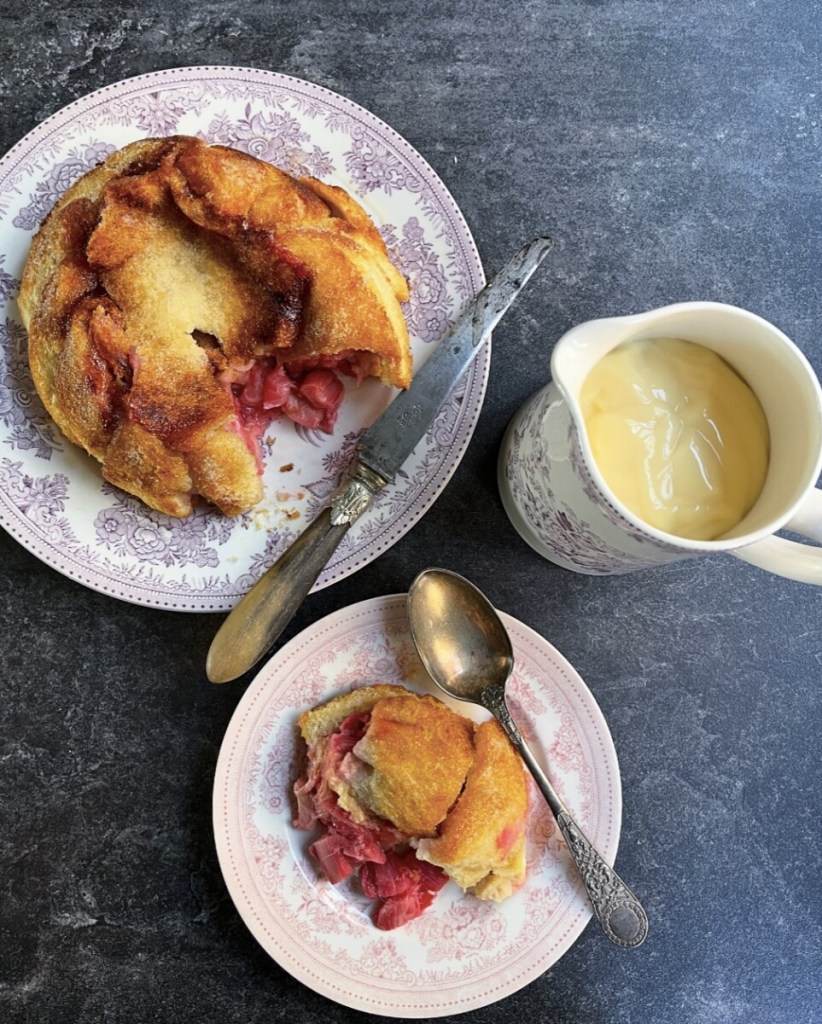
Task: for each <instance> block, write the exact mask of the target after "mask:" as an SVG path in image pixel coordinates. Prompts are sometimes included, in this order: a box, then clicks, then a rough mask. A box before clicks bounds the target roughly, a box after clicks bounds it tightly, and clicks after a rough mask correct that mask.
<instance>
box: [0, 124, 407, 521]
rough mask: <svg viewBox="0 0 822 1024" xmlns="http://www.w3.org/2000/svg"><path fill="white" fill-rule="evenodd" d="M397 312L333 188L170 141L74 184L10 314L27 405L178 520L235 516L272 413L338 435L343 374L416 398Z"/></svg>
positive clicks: (257, 484) (383, 268)
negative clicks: (208, 514) (24, 346)
mask: <svg viewBox="0 0 822 1024" xmlns="http://www.w3.org/2000/svg"><path fill="white" fill-rule="evenodd" d="M407 298H408V286H407V283H406V281H405V279H404V278H403V276H402V275H401V274H400V273H399V271H398V270H397V269H396V268H395V267H394V265H393V264H392V263H391V260H390V259H389V257H388V254H387V251H386V248H385V245H384V243H383V241H382V238H381V236H380V234H379V232H378V230H377V229H376V227H375V226H374V224H373V223H372V221H371V220H370V218H369V217H368V215H367V213H366V212H365V211H364V210H363V209H362V207H361V206H360V205H359V204H358V203H357V202H356V201H355V200H354V199H353V198H352V197H351V196H350V195H348V193H346V192H345V191H344V190H343V189H340V188H337V187H335V186H331V185H327V184H324V183H322V182H320V181H317V180H316V179H313V178H300V179H296V178H293V177H291V176H290V175H288V174H286V173H284V172H283V171H280V170H278V169H277V168H276V167H273V166H272V165H270V164H267V163H265V162H263V161H261V160H257V159H256V158H254V157H251V156H248V155H247V154H245V153H241V152H239V151H237V150H232V149H229V148H226V147H223V146H209V145H207V144H205V143H204V142H202V141H201V140H200V139H197V138H192V137H187V136H174V137H170V138H165V139H145V140H142V141H139V142H135V143H132V144H131V145H128V146H126V147H125V148H123V149H121V150H119V151H117V152H116V153H114V154H112V156H110V157H109V158H108V159H107V160H106V161H105V162H104V163H103V164H101V165H100V166H98V167H97V168H95V169H94V170H92V171H90V172H88V173H87V174H86V175H84V176H83V177H82V178H81V179H80V180H79V181H77V182H76V183H75V184H74V185H73V186H72V187H71V188H70V189H69V190H68V192H67V193H66V194H65V195H64V196H63V197H62V199H61V200H60V201H59V202H58V203H57V205H56V206H55V207H54V209H53V210H52V212H51V213H50V214H49V216H48V217H47V219H46V221H45V222H44V223H43V225H42V227H41V228H40V230H39V232H38V233H37V235H36V236H35V238H34V240H33V242H32V246H31V251H30V253H29V257H28V260H27V263H26V267H25V270H24V274H23V280H22V286H21V290H20V296H19V306H20V310H21V314H22V317H23V322H24V324H25V326H26V328H27V330H28V336H29V362H30V365H31V371H32V376H33V379H34V383H35V386H36V388H37V391H38V393H39V395H40V397H41V399H42V400H43V402H44V404H45V406H46V409H47V410H48V412H49V413H50V414H51V416H52V417H53V419H54V420H55V422H56V423H57V425H58V426H59V428H60V429H61V431H62V432H63V433H64V434H65V436H66V437H67V438H68V439H69V440H70V441H72V442H73V443H74V444H77V445H79V446H81V447H83V448H85V449H86V451H88V452H89V453H90V454H91V455H93V456H94V457H95V458H96V459H98V460H99V461H100V462H101V463H102V471H103V476H104V477H105V479H106V480H108V481H109V482H110V483H112V484H115V485H117V486H119V487H121V488H123V489H124V490H126V491H128V492H130V493H131V494H134V495H136V496H138V497H139V498H141V499H142V500H143V501H145V502H146V503H147V504H148V505H150V506H151V507H152V508H155V509H158V510H159V511H161V512H165V513H168V514H169V515H173V516H185V515H188V514H189V513H190V512H191V510H192V507H193V505H194V504H195V503H196V502H197V501H199V500H205V501H207V502H210V503H212V504H213V505H215V506H217V508H219V509H220V510H221V511H222V512H224V513H225V514H227V515H237V514H240V513H242V512H245V511H247V510H248V509H250V508H251V507H252V506H253V505H255V504H256V503H257V502H258V501H259V500H260V498H261V497H262V482H261V470H262V463H261V445H260V439H261V436H262V434H263V433H264V432H265V431H266V429H267V428H268V425H269V424H270V423H271V421H272V420H273V419H276V418H277V417H280V416H283V417H287V418H288V419H290V420H292V421H293V422H295V423H298V424H301V425H303V426H305V427H310V428H313V429H318V430H324V431H328V432H330V431H331V430H333V426H334V422H335V419H336V416H337V410H338V408H339V404H340V401H341V400H342V396H343V391H344V388H343V383H342V380H341V375H342V376H345V375H348V376H350V377H353V378H355V379H356V380H358V381H359V380H362V379H363V378H365V377H376V378H379V379H380V380H381V381H383V382H384V383H385V384H388V385H392V386H394V387H398V388H406V387H408V385H409V384H410V382H411V374H412V359H411V351H410V345H409V338H408V331H407V328H406V324H405V320H404V317H403V312H402V308H401V303H402V302H403V301H405V300H406V299H407Z"/></svg>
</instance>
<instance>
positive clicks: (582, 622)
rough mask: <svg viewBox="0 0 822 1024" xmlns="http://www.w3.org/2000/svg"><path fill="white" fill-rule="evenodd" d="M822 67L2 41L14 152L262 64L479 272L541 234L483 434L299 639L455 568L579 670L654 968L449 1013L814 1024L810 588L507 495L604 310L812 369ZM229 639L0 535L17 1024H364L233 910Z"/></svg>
mask: <svg viewBox="0 0 822 1024" xmlns="http://www.w3.org/2000/svg"><path fill="white" fill-rule="evenodd" d="M821 44H822V5H820V4H819V3H817V2H811V0H802V2H800V0H750V2H744V3H743V2H741V0H739V2H727V3H717V2H715V0H692V2H690V3H683V4H677V3H663V2H651V0H615V2H605V0H567V2H554V0H524V2H522V3H516V4H510V5H508V4H503V3H498V2H491V0H471V2H470V3H469V2H467V0H455V2H452V3H433V2H429V0H407V2H406V3H402V4H399V3H393V2H391V0H387V2H384V3H380V4H377V3H371V2H367V0H349V2H342V0H329V2H325V3H321V2H312V0H291V2H290V3H280V2H276V0H275V2H267V3H264V2H260V0H247V2H241V0H221V2H220V3H215V2H213V0H206V2H198V3H194V2H192V0H177V2H176V3H174V4H171V5H166V4H161V3H159V2H158V0H145V2H144V3H122V2H101V0H75V2H73V3H64V4H57V3H53V2H46V0H28V2H22V0H8V2H7V3H6V4H5V5H4V7H3V10H2V12H0V96H2V104H0V150H1V151H3V152H5V151H6V150H8V149H9V148H10V147H11V146H12V145H13V144H14V143H15V142H17V141H18V139H20V138H22V136H23V135H25V134H26V133H27V132H29V131H30V130H31V129H33V128H34V127H35V126H36V125H37V124H38V123H39V122H40V121H41V120H42V119H43V118H45V117H47V116H48V115H50V114H52V113H53V112H55V111H57V110H58V109H60V108H61V107H62V106H64V105H65V104H66V103H68V102H70V101H72V100H74V99H76V98H78V97H81V96H83V95H84V94H86V93H88V92H89V91H91V90H93V89H95V88H98V87H100V86H103V85H106V84H109V83H113V82H116V81H118V80H119V79H122V78H125V77H128V76H131V75H136V74H140V73H143V72H148V71H153V70H158V69H165V68H173V67H178V66H184V65H193V64H222V65H239V66H251V67H259V68H266V69H270V70H274V71H279V72H284V73H287V74H290V75H293V76H296V77H299V78H304V79H307V80H309V81H311V82H314V83H317V84H319V85H322V86H325V87H327V88H329V89H331V90H334V91H335V92H338V93H341V94H343V95H345V96H347V97H349V98H350V99H352V100H354V101H355V102H357V103H359V104H361V105H362V106H364V107H366V108H367V109H369V110H371V111H372V112H373V113H375V114H376V115H378V116H379V117H380V118H382V119H383V120H384V121H386V122H387V123H388V124H390V125H391V126H392V127H393V128H395V129H396V130H397V131H398V132H399V133H400V134H401V135H403V136H404V137H405V138H406V139H408V141H409V142H410V143H411V144H412V145H413V146H414V147H415V148H416V149H417V150H418V151H419V152H420V153H421V154H422V155H423V156H424V157H425V158H426V160H428V161H429V163H430V164H431V165H432V166H433V167H434V169H435V170H436V171H437V173H438V174H439V175H440V177H441V178H442V180H443V181H444V182H445V184H446V185H447V186H448V188H449V189H450V191H451V193H452V194H453V196H454V197H455V199H456V201H457V203H458V204H459V206H460V208H461V209H462V211H463V213H464V215H465V218H466V220H467V222H468V224H469V226H470V228H471V230H472V232H473V234H474V237H475V239H476V242H477V246H478V249H479V252H480V254H481V257H482V260H483V264H484V267H485V270H486V273H488V274H489V275H490V274H491V273H493V272H494V271H495V270H497V269H498V268H499V267H500V266H501V264H502V263H503V262H504V260H505V259H506V258H507V257H508V256H509V255H510V254H511V253H512V252H513V251H514V250H515V249H516V248H517V247H518V246H519V245H520V244H521V243H522V242H523V241H524V240H526V239H527V238H529V237H531V236H533V235H535V234H539V233H541V232H543V231H545V230H547V231H548V232H550V233H551V234H552V235H553V237H554V239H555V243H556V244H555V249H554V252H553V254H552V255H551V256H550V257H549V262H548V263H547V264H546V265H545V267H544V268H543V270H542V271H541V273H540V277H539V279H538V281H536V282H534V283H532V285H531V286H530V287H529V290H528V292H527V295H526V296H525V297H524V298H523V299H522V301H521V302H520V303H519V304H518V305H517V306H515V307H514V309H513V310H512V311H511V312H510V314H509V315H508V316H507V318H506V319H505V320H504V322H503V323H502V324H501V325H500V326H499V328H498V329H497V331H496V333H495V338H494V349H493V359H492V368H491V376H490V383H489V388H488V393H487V397H486V400H485V404H484V407H483V412H482V416H481V418H480V421H479V425H478V427H477V429H476V433H475V435H474V437H473V440H472V442H471V444H470V446H469V448H468V450H467V452H466V454H465V457H464V459H463V460H462V462H461V464H460V466H459V468H458V470H457V472H456V473H455V475H454V476H453V479H452V480H451V482H450V483H449V485H448V487H447V488H446V490H445V491H444V492H443V494H442V496H441V497H440V498H439V499H438V500H437V501H436V503H435V504H434V505H433V507H432V508H431V509H430V511H429V512H428V513H427V514H426V516H425V517H424V518H423V519H422V520H421V521H420V522H419V523H418V524H417V525H416V526H415V527H414V528H413V529H412V530H411V531H410V532H408V533H407V534H406V535H405V536H404V537H403V538H402V539H401V540H400V541H399V542H398V543H396V544H395V545H394V546H393V547H392V548H391V549H390V550H389V551H388V552H386V553H385V554H384V555H383V556H382V557H380V558H379V559H377V560H376V561H374V562H372V563H371V564H370V565H368V566H367V567H366V568H364V569H362V570H361V571H359V572H357V573H356V574H355V575H353V576H351V577H349V578H348V579H346V580H344V581H342V582H340V583H338V584H336V585H334V586H331V587H329V588H326V589H324V590H322V591H320V592H318V593H316V594H314V595H312V596H311V597H309V599H308V600H307V601H306V602H305V604H304V606H303V607H302V609H301V610H300V612H299V614H298V615H297V617H296V619H295V620H294V622H293V623H292V625H291V626H290V627H289V630H288V632H287V634H286V636H287V637H291V636H295V635H296V634H297V633H298V632H299V631H300V630H302V629H304V628H305V627H306V626H308V625H309V624H311V623H313V622H315V621H316V620H317V619H319V618H320V617H322V616H323V615H325V614H327V613H328V612H330V611H332V610H334V609H337V608H341V607H344V606H346V605H349V604H351V603H353V602H355V601H359V600H362V599H365V598H368V597H373V596H376V595H380V594H390V593H397V592H400V591H403V590H405V589H406V588H407V586H408V585H409V583H410V582H411V580H412V579H413V577H414V576H415V575H416V573H417V572H418V571H419V570H421V569H422V568H424V567H425V566H426V565H431V564H438V565H442V566H446V567H448V568H451V569H453V570H455V571H457V572H461V573H463V574H465V575H467V576H469V577H470V578H471V579H472V580H473V581H474V582H475V583H476V584H477V585H478V586H480V587H481V588H482V589H483V590H484V591H485V592H486V593H487V594H488V595H489V597H490V598H491V599H492V600H493V602H494V603H495V604H496V606H497V607H499V608H501V609H503V610H505V611H506V612H508V613H510V614H511V615H513V616H515V617H516V618H518V619H520V620H521V621H523V622H524V623H527V624H528V625H529V626H531V627H533V628H534V629H536V630H537V631H538V632H539V633H541V634H542V635H543V636H545V637H546V638H548V639H549V640H550V641H551V642H552V643H553V644H554V645H555V646H556V647H557V648H558V649H559V650H560V651H562V653H563V654H564V655H565V656H566V657H567V658H568V659H569V660H570V661H571V662H572V663H573V664H574V665H575V667H576V668H577V669H578V670H579V672H580V674H581V675H582V677H583V678H584V679H585V680H586V682H587V684H588V686H589V687H590V689H591V691H592V692H593V694H594V695H595V697H596V699H597V701H598V702H599V704H600V706H601V708H602V711H603V713H604V715H605V717H606V719H607V721H608V724H609V727H610V729H611V732H612V735H613V738H614V742H615V745H616V749H617V751H618V754H619V759H620V768H621V774H622V786H623V797H624V814H623V827H622V838H621V842H620V849H619V855H618V867H619V868H620V869H621V872H622V873H623V875H624V876H625V877H626V879H629V880H630V881H631V883H632V884H633V885H634V887H635V888H636V889H637V891H638V892H639V893H640V894H641V895H642V898H643V900H644V902H645V903H646V905H647V908H648V911H649V915H650V918H651V933H650V936H649V938H648V940H647V942H646V943H645V945H644V946H643V947H642V948H641V949H640V950H637V951H635V952H633V953H623V952H620V951H617V950H615V949H613V948H610V947H609V946H608V944H607V943H606V942H605V941H604V940H603V939H602V937H601V936H600V934H598V932H597V930H596V929H595V927H594V926H589V927H588V928H586V930H585V931H584V933H583V934H582V936H581V937H580V939H579V940H578V941H577V942H576V944H575V945H574V946H573V947H572V948H571V949H570V951H569V952H568V953H567V954H566V955H565V956H564V957H562V959H561V960H560V961H559V962H558V963H556V964H555V965H554V966H553V967H552V968H551V969H550V970H548V971H547V972H546V973H545V974H544V975H543V976H541V977H539V978H538V979H537V980H535V981H534V982H532V983H531V984H530V985H528V986H527V987H525V988H524V989H522V990H521V991H519V992H517V993H515V994H513V995H511V996H509V997H507V998H505V999H503V1000H502V1001H500V1002H497V1003H494V1004H492V1005H490V1006H488V1007H486V1008H484V1009H482V1010H478V1011H475V1012H472V1013H470V1014H465V1015H462V1016H461V1017H459V1018H457V1019H470V1020H471V1021H476V1022H501V1021H508V1020H511V1019H514V1018H517V1019H521V1020H523V1021H531V1020H533V1021H551V1022H556V1024H616V1022H619V1024H623V1022H624V1024H639V1022H643V1024H811V1022H814V1021H819V1020H822V842H820V819H821V818H822V795H820V794H822V786H820V769H819V765H820V753H819V752H820V749H822V743H821V739H820V738H821V737H822V696H821V695H822V686H820V682H822V630H820V624H822V604H820V594H819V591H818V590H816V589H815V588H813V587H810V586H805V585H801V584H798V583H793V582H790V581H788V580H785V579H781V578H777V577H775V576H770V575H767V574H765V573H764V572H761V571H758V570H756V569H754V568H752V567H750V566H748V565H746V564H744V563H742V562H740V561H737V560H735V559H733V558H731V557H716V558H711V559H706V560H698V561H692V562H684V563H680V564H677V565H673V566H670V567H667V568H662V569H656V570H648V571H643V572H639V573H636V574H632V575H628V576H624V577H613V578H604V579H603V578H590V577H585V576H581V575H575V574H572V573H569V572H566V571H564V570H561V569H559V568H556V567H554V566H552V565H551V564H549V563H548V562H545V561H543V560H542V559H540V558H539V557H538V556H537V555H536V554H535V553H534V552H532V551H531V549H530V548H528V547H527V546H526V545H525V544H524V543H523V542H522V541H521V540H520V539H519V537H518V536H517V535H516V534H515V532H514V531H513V529H512V528H511V527H510V525H509V523H508V520H507V518H506V516H505V514H504V511H503V509H502V506H501V504H500V501H499V498H498V494H497V490H496V483H495V461H496V455H497V451H498V448H499V444H500V440H501V437H502V434H503V431H504V428H505V426H506V424H507V423H508V421H509V419H510V417H511V416H512V415H513V413H514V412H515V410H516V409H517V408H518V407H519V405H520V404H521V403H522V402H523V400H524V399H525V398H526V397H527V396H528V395H529V394H531V392H532V391H533V390H534V389H535V387H536V386H537V385H538V384H541V383H543V382H544V381H545V380H547V378H548V363H549V358H550V352H551V348H552V345H553V343H554V342H555V340H556V339H557V338H558V337H559V336H560V335H561V334H562V333H563V332H564V331H565V330H566V329H567V328H568V327H570V326H572V325H573V324H576V323H580V322H582V321H584V320H587V319H590V318H592V317H597V316H602V315H610V314H618V313H628V312H637V311H640V310H643V309H648V308H652V307H654V306H659V305H662V304H665V303H667V302H669V301H676V300H682V299H696V298H702V299H715V300H720V301H724V302H729V303H733V304H736V305H739V306H743V307H745V308H747V309H750V310H753V311H754V312H756V313H759V314H761V315H762V316H764V317H765V318H767V319H768V320H770V321H772V322H773V323H775V324H776V325H778V326H779V327H780V328H782V329H783V330H784V331H785V332H786V333H787V334H788V335H789V336H790V337H792V338H793V339H794V340H795V341H796V342H797V344H798V345H799V346H800V347H801V348H802V350H803V351H804V352H805V353H806V354H807V356H808V358H809V360H810V361H811V363H812V365H813V366H814V367H815V369H816V370H817V372H820V373H822V287H820V276H819V269H820V255H821V254H822V196H821V195H820V193H821V191H822V70H821V69H822V61H821V60H820V58H821V57H822V48H821ZM0 415H2V411H0ZM0 454H2V455H6V454H8V453H0ZM457 524H459V525H457ZM220 621H221V616H219V615H216V614H197V615H185V614H181V613H174V612H169V611H163V610H157V609H152V608H146V607H138V606H135V605H130V604H127V603H124V602H121V601H118V600H115V599H113V598H110V597H107V596H104V595H102V594H99V593H96V592H94V591H92V590H90V589H85V588H84V587H82V586H81V585H80V584H78V583H75V582H73V581H72V580H69V579H67V578H65V577H63V576H62V575H60V574H59V573H58V572H56V571H54V570H53V569H51V568H49V567H47V566H46V565H44V564H42V563H41V562H40V561H39V560H38V559H37V558H35V557H34V556H33V555H32V554H30V553H29V552H28V551H27V550H25V549H24V548H23V547H21V546H19V545H18V543H17V542H16V541H15V540H13V539H12V537H11V536H9V535H8V534H7V533H5V532H2V531H0V622H2V626H0V881H1V883H2V899H0V1019H2V1020H3V1021H8V1022H13V1024H18V1022H21V1024H22V1022H33V1024H35V1022H36V1024H41V1022H42V1024H46V1022H48V1024H58V1022H72V1024H98V1022H101V1021H109V1022H112V1024H137V1022H140V1024H143V1022H147V1021H169V1022H175V1024H182V1022H201V1021H211V1020H215V1021H217V1020H219V1021H224V1022H226V1024H228V1022H243V1024H250V1022H257V1021H259V1022H263V1021H272V1020H292V1021H325V1020H340V1021H343V1020H350V1021H354V1020H357V1019H363V1018H364V1016H365V1015H363V1014H360V1013H359V1012H357V1011H354V1010H350V1009H347V1008H345V1007H343V1006H340V1005H338V1004H336V1003H333V1002H330V1001H328V1000H326V999H325V998H324V997H322V996H319V995H317V994H315V993H314V992H312V991H310V990H309V989H308V988H305V987H303V985H301V984H300V983H299V982H297V981H295V980H294V979H293V978H292V977H291V976H290V975H289V974H287V973H286V972H285V971H284V970H282V969H281V968H280V967H279V966H278V965H277V964H276V963H275V962H274V961H273V960H271V959H270V958H269V957H268V955H267V954H266V953H265V952H264V951H263V950H262V949H261V948H260V947H259V946H258V944H257V943H256V941H255V940H254V938H253V937H252V936H251V934H250V932H249V931H248V930H247V929H246V927H245V925H244V924H243V923H242V921H241V920H240V918H239V915H238V914H237V912H236V910H235V909H234V906H233V904H232V902H231V899H230V897H229V895H228V893H227V890H226V888H225V885H224V883H223V880H222V876H221V874H220V870H219V866H218V863H217V858H216V854H215V849H214V842H213V835H212V826H211V785H212V780H213V773H214V769H215V763H216V759H217V755H218V751H219V748H220V743H221V739H222V736H223V734H224V731H225V729H226V727H227V725H228V722H229V720H230V718H231V715H232V712H233V711H234V708H235V707H236V705H237V702H238V701H239V699H240V697H241V696H242V694H243V692H244V690H245V687H246V685H247V683H248V682H249V681H250V678H251V676H249V677H247V678H246V679H245V680H244V681H242V682H239V683H235V684H232V685H228V686H224V687H215V686H212V685H210V684H208V682H207V681H206V678H205V675H204V656H205V652H206V650H207V648H208V645H209V643H210V640H211V637H212V636H213V634H214V631H215V629H216V628H217V626H218V625H219V623H220ZM372 1019H373V1020H375V1021H376V1020H377V1019H379V1018H377V1017H373V1018H372Z"/></svg>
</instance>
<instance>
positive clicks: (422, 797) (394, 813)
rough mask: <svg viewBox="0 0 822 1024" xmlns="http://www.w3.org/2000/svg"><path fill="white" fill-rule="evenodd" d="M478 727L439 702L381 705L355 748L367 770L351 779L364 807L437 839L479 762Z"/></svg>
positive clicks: (397, 700)
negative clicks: (476, 751)
mask: <svg viewBox="0 0 822 1024" xmlns="http://www.w3.org/2000/svg"><path fill="white" fill-rule="evenodd" d="M473 732H474V729H473V724H472V723H471V722H470V721H469V720H468V719H467V718H463V717H462V716H461V715H456V714H454V712H453V711H451V709H450V708H448V707H446V706H445V704H443V703H442V702H441V701H439V700H437V699H436V698H435V697H428V696H425V697H418V696H417V695H416V694H411V693H409V694H406V695H405V696H402V697H389V698H387V699H383V700H381V701H380V702H379V703H377V704H376V705H375V706H374V708H373V710H372V712H371V721H370V722H369V725H368V730H367V732H366V734H365V736H364V737H363V739H361V740H360V742H359V743H358V744H357V746H356V747H355V753H356V755H357V757H358V759H359V760H360V761H361V762H364V763H365V764H366V765H369V766H370V768H371V771H363V772H362V773H360V774H358V775H357V776H355V777H354V778H353V779H352V780H351V787H352V789H353V790H354V792H355V794H356V795H357V797H358V798H359V801H360V803H361V804H362V805H363V806H365V807H368V808H369V809H370V810H371V811H372V812H373V813H374V814H377V815H378V816H379V817H381V818H385V819H386V820H387V821H390V822H392V823H393V824H394V825H396V826H397V828H399V829H401V830H402V831H403V832H407V833H409V835H413V836H426V835H433V834H434V832H435V829H436V827H437V825H439V824H440V822H441V821H443V820H444V819H445V816H446V815H447V814H448V812H449V811H450V810H451V808H452V806H453V805H454V803H455V802H456V800H457V797H458V796H459V794H460V791H461V790H462V786H463V783H464V782H465V776H466V773H467V772H468V769H469V767H470V765H471V762H472V761H473V758H474V744H473Z"/></svg>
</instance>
